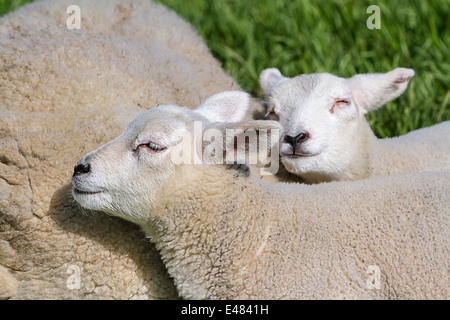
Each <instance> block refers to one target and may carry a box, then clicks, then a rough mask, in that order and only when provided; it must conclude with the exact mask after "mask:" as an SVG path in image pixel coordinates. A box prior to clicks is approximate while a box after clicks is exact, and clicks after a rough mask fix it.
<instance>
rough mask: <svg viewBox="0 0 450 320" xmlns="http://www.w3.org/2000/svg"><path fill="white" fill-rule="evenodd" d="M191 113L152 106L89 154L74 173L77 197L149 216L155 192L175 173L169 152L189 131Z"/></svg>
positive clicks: (127, 214)
mask: <svg viewBox="0 0 450 320" xmlns="http://www.w3.org/2000/svg"><path fill="white" fill-rule="evenodd" d="M185 112H187V110H183V109H182V108H178V107H174V106H161V107H158V108H154V109H150V110H147V111H145V112H143V113H141V114H140V115H139V116H138V117H137V118H136V119H134V120H133V121H132V122H131V123H130V125H129V126H128V128H127V129H126V130H125V131H124V132H123V133H122V134H121V135H120V136H119V137H117V138H116V139H114V140H113V141H111V142H109V143H108V144H106V145H104V146H102V147H100V148H99V149H97V150H95V151H93V152H91V153H89V154H87V155H86V156H84V157H83V158H82V159H81V160H80V161H78V163H77V165H76V166H75V169H74V174H73V177H72V184H73V195H74V197H75V199H76V201H78V202H79V203H80V204H81V206H83V207H85V208H87V209H92V210H101V211H105V212H109V213H111V214H114V215H119V216H121V217H123V218H125V219H127V220H131V221H133V222H137V221H145V220H146V219H148V214H149V210H151V208H152V205H153V203H154V195H155V193H156V192H157V190H158V189H159V186H160V185H161V184H162V183H164V181H165V180H167V179H168V177H169V176H170V175H171V173H172V172H173V164H172V163H171V161H170V156H169V154H170V150H171V148H173V147H174V146H175V145H177V144H178V143H179V142H180V141H181V139H182V137H183V134H185V132H186V125H185V123H186V122H185V119H184V118H185Z"/></svg>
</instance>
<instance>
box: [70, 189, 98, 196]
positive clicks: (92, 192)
mask: <svg viewBox="0 0 450 320" xmlns="http://www.w3.org/2000/svg"><path fill="white" fill-rule="evenodd" d="M73 192H74V193H75V194H85V195H91V194H99V193H102V192H103V190H98V191H90V190H81V189H78V188H77V187H73Z"/></svg>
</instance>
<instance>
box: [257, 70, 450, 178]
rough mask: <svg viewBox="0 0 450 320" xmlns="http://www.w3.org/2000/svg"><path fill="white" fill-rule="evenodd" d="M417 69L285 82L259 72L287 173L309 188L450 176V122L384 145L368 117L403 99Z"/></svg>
mask: <svg viewBox="0 0 450 320" xmlns="http://www.w3.org/2000/svg"><path fill="white" fill-rule="evenodd" d="M413 76H414V71H413V70H412V69H406V68H397V69H395V70H392V71H390V72H387V73H384V74H358V75H355V76H353V77H351V78H349V79H343V78H340V77H337V76H334V75H332V74H328V73H320V74H305V75H300V76H297V77H294V78H287V77H284V76H283V75H282V74H281V73H280V71H279V70H278V69H276V68H270V69H266V70H264V71H262V72H261V74H260V85H261V88H262V91H263V93H264V95H265V96H266V98H267V99H268V102H269V107H268V114H267V118H270V119H275V120H278V121H280V123H281V124H282V126H283V128H284V130H285V136H284V137H282V143H281V147H280V153H281V162H282V163H283V165H284V167H285V168H286V170H287V171H289V172H291V173H293V174H296V175H298V176H300V177H301V178H302V179H303V180H304V181H305V182H308V183H319V182H327V181H332V180H356V179H364V178H368V177H373V176H380V175H390V174H398V173H408V172H419V171H449V170H450V122H448V121H447V122H443V123H440V124H437V125H434V126H431V127H429V128H422V129H419V130H415V131H412V132H410V133H408V134H405V135H403V136H400V137H395V138H385V139H378V138H376V136H375V135H374V133H373V132H372V130H371V128H370V126H369V124H368V122H367V121H366V119H365V117H364V115H365V114H366V113H367V112H370V111H372V110H375V109H377V108H378V107H380V106H381V105H383V104H385V103H386V102H388V101H389V100H392V99H394V98H396V97H398V96H399V95H401V94H402V93H403V92H404V91H405V89H406V87H407V85H408V82H409V80H410V79H411V78H412V77H413Z"/></svg>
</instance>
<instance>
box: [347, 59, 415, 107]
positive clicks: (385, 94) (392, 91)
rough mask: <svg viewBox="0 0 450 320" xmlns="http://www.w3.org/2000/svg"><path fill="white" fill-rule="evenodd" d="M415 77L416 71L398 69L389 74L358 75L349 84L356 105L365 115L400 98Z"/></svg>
mask: <svg viewBox="0 0 450 320" xmlns="http://www.w3.org/2000/svg"><path fill="white" fill-rule="evenodd" d="M413 76H414V70H412V69H406V68H397V69H394V70H392V71H390V72H387V73H375V74H370V73H369V74H358V75H355V76H353V77H351V78H350V79H347V82H348V84H349V86H350V90H351V92H352V96H353V99H354V101H355V103H356V104H357V105H358V106H359V107H361V108H362V111H363V112H364V113H367V112H369V111H372V110H375V109H377V108H378V107H380V106H382V105H383V104H385V103H386V102H388V101H390V100H392V99H395V98H397V97H398V96H400V95H401V94H402V93H403V92H404V91H405V90H406V87H407V86H408V82H409V80H410V79H411V78H412V77H413Z"/></svg>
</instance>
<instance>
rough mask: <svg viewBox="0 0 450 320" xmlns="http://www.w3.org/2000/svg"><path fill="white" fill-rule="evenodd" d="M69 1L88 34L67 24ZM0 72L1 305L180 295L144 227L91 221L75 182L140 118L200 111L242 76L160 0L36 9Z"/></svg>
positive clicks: (7, 32)
mask: <svg viewBox="0 0 450 320" xmlns="http://www.w3.org/2000/svg"><path fill="white" fill-rule="evenodd" d="M69 5H78V6H79V7H80V9H81V16H82V20H81V29H80V30H76V29H74V30H69V29H68V28H67V27H66V19H67V18H68V17H69V14H67V13H66V9H67V7H68V6H69ZM0 73H1V77H0V88H1V90H0V299H73V298H77V299H79V298H82V299H111V298H114V299H140V298H142V299H147V298H149V299H155V298H166V299H167V298H176V297H177V293H176V290H175V287H174V285H173V281H172V280H171V279H170V278H169V277H168V275H167V272H166V270H165V268H164V266H163V264H162V262H161V260H160V258H159V255H158V253H157V251H156V250H155V248H154V247H153V245H151V244H150V243H149V242H146V241H145V240H144V237H143V234H142V233H141V232H140V231H139V229H138V228H137V227H136V226H134V225H132V224H130V223H128V222H125V221H123V220H121V219H117V218H114V217H110V216H106V215H103V214H102V215H97V214H90V213H87V214H85V215H84V214H82V212H81V211H80V209H79V206H78V205H77V204H76V203H74V201H73V199H72V196H71V192H70V185H69V184H68V183H69V180H70V177H71V175H72V172H73V166H74V165H75V163H76V161H77V159H79V158H80V157H81V156H82V155H84V154H85V153H86V152H87V151H88V150H93V149H95V148H97V147H99V146H101V145H102V144H104V143H105V142H107V141H109V140H110V139H111V138H113V137H115V136H116V135H117V134H118V133H120V132H121V131H122V130H123V129H124V128H125V127H126V126H127V124H128V123H129V121H130V120H131V119H132V118H133V117H134V116H135V115H136V114H138V113H139V112H140V111H142V110H145V108H147V107H149V106H155V105H158V104H162V103H176V104H180V105H184V106H188V107H193V106H196V105H198V104H199V103H200V102H201V101H202V100H204V99H205V98H206V97H208V96H210V95H211V94H213V93H216V92H219V91H223V90H229V89H238V86H237V85H236V83H235V82H234V81H233V79H231V78H230V77H229V76H228V75H226V74H225V73H224V72H223V70H222V69H221V67H220V65H219V64H218V62H217V61H216V60H215V59H214V58H213V57H212V56H211V54H210V53H209V51H208V49H207V47H206V46H205V45H204V44H203V43H202V41H201V39H200V38H199V37H198V36H197V34H196V33H195V32H194V31H193V30H192V28H191V26H190V25H189V24H187V23H186V22H184V21H183V20H182V19H181V18H179V17H178V16H177V15H176V14H174V13H173V12H171V11H169V10H168V9H167V8H166V7H164V6H161V5H156V4H153V3H151V2H150V1H133V2H131V1H87V0H86V1H81V0H70V1H66V0H63V1H37V2H34V3H32V4H29V5H26V6H24V7H22V8H20V9H19V10H17V11H15V12H13V13H10V14H8V15H6V16H4V17H2V18H1V19H0ZM74 266H77V267H79V270H80V271H81V274H80V280H81V282H80V289H73V290H70V289H69V288H68V286H67V281H70V279H71V278H70V277H71V276H73V275H74V273H73V270H74ZM75 269H76V267H75Z"/></svg>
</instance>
